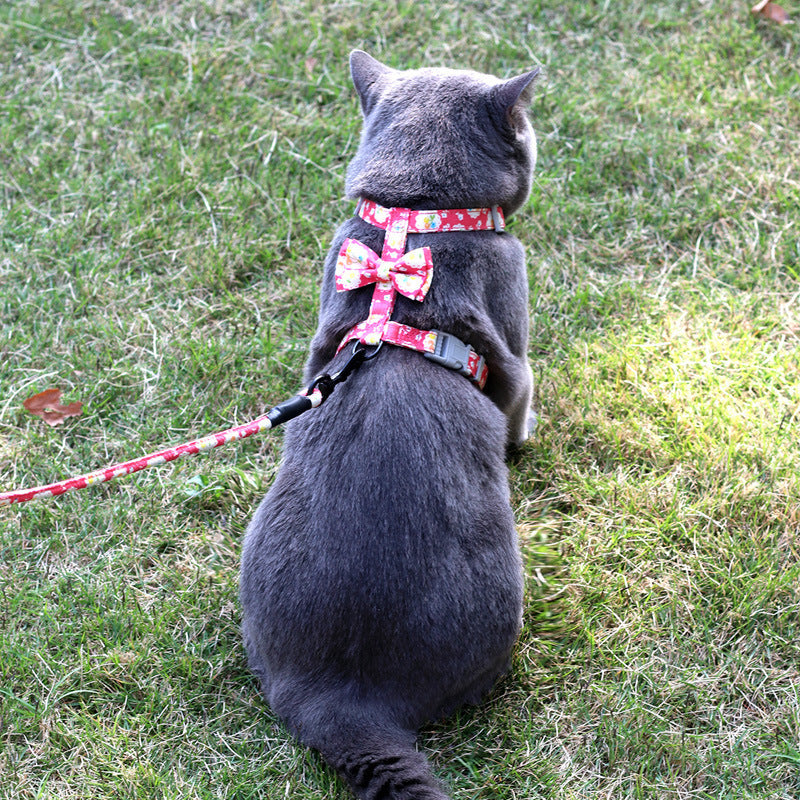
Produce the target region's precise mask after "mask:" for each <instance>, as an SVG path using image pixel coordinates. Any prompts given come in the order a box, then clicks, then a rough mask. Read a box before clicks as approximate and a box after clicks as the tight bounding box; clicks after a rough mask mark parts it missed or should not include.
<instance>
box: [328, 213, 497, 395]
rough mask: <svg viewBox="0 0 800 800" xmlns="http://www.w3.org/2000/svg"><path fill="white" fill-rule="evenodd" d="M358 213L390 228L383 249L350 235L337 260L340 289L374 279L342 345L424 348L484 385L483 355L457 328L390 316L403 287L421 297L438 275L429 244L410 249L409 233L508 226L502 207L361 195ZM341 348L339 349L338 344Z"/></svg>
mask: <svg viewBox="0 0 800 800" xmlns="http://www.w3.org/2000/svg"><path fill="white" fill-rule="evenodd" d="M356 214H357V215H358V216H360V217H361V218H362V219H363V220H364V221H365V222H368V223H369V224H370V225H374V226H375V227H378V228H382V229H383V230H385V231H386V235H385V236H384V241H383V250H382V252H381V255H380V256H378V254H377V253H376V252H375V251H374V250H372V249H370V248H369V247H367V246H366V245H365V244H363V243H362V242H359V241H358V240H356V239H345V241H344V243H343V244H342V248H341V250H340V252H339V258H338V260H337V263H336V289H337V291H348V290H350V289H357V288H360V287H361V286H366V285H368V284H372V283H374V284H375V289H374V291H373V294H372V301H371V302H370V308H369V316H368V317H367V319H365V320H363V321H362V322H359V323H358V324H357V325H355V326H354V327H353V328H351V329H350V330H349V331H348V332H347V333H346V334H345V336H344V338H343V339H342V342H341V344H340V345H339V350H341V349H342V347H344V345H345V344H346V343H347V342H349V341H351V340H353V339H357V340H358V341H360V342H362V343H363V344H365V345H377V344H378V343H379V342H388V343H389V344H393V345H396V346H398V347H405V348H408V349H411V350H417V351H419V352H421V353H422V354H423V355H424V356H425V357H426V358H429V359H431V360H432V361H435V362H436V363H438V364H442V365H443V366H445V367H448V368H449V369H454V370H456V371H458V372H460V373H461V374H462V375H464V376H465V377H467V378H469V379H470V380H472V381H473V382H474V383H475V384H477V386H478V387H479V388H481V389H482V388H483V387H484V386H485V384H486V379H487V377H488V369H487V367H486V362H485V360H484V358H483V356H480V355H478V354H477V353H476V352H475V351H474V350H473V349H472V347H470V346H469V345H468V344H465V343H464V342H462V341H461V340H460V339H458V338H457V337H455V336H453V335H452V334H449V333H445V332H443V331H436V330H431V331H425V330H420V329H419V328H412V327H411V326H410V325H403V324H401V323H398V322H395V321H393V320H392V319H391V315H392V311H393V310H394V302H395V298H396V297H397V294H398V293H400V294H402V295H404V296H406V297H409V298H410V299H412V300H416V301H418V302H421V301H422V300H423V299H424V298H425V295H426V294H427V292H428V289H429V288H430V284H431V280H432V278H433V262H432V259H431V251H430V248H428V247H419V248H417V249H415V250H411V251H410V252H406V239H407V236H408V234H409V233H447V232H451V231H481V230H494V231H497V232H498V233H500V232H502V231H503V229H504V227H505V220H504V218H503V211H502V209H501V208H500V207H499V206H494V207H492V208H461V209H442V210H436V211H415V210H412V209H409V208H385V207H383V206H381V205H378V204H377V203H374V202H372V201H371V200H365V199H361V200H360V201H359V203H358V206H357V207H356ZM337 352H338V350H337Z"/></svg>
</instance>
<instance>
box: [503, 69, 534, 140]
mask: <svg viewBox="0 0 800 800" xmlns="http://www.w3.org/2000/svg"><path fill="white" fill-rule="evenodd" d="M540 72H541V68H540V67H536V69H532V70H531V71H530V72H526V73H524V74H522V75H517V77H516V78H509V79H508V80H507V81H503V82H502V83H499V84H497V86H495V87H494V100H495V102H496V103H497V105H498V107H499V108H500V109H501V110H502V111H503V113H504V114H505V115H506V119H507V121H508V123H509V124H510V125H511V126H512V127H513V128H518V127H519V125H520V123H521V121H522V119H523V118H522V116H521V115H523V114H524V113H525V110H526V109H527V108H528V106H529V105H530V102H531V100H533V89H534V86H535V84H536V79H537V78H538V77H539V73H540Z"/></svg>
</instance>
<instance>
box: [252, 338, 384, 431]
mask: <svg viewBox="0 0 800 800" xmlns="http://www.w3.org/2000/svg"><path fill="white" fill-rule="evenodd" d="M382 344H383V342H378V344H377V345H375V346H374V347H373V348H372V349H370V348H369V347H368V346H367V345H365V344H362V343H361V342H356V343H355V344H354V345H353V353H352V355H351V356H350V358H348V359H347V361H346V362H345V364H344V366H343V367H342V368H341V369H340V370H339V371H338V372H334V373H333V375H329V374H328V373H327V372H326V373H323V374H322V375H318V376H317V377H316V378H314V380H313V381H312V382H311V384H310V385H309V386H308V388H307V389H306V390H305V392H304V393H303V394H298V395H295V396H294V397H291V398H289V399H288V400H285V401H284V402H283V403H279V404H278V405H277V406H275V408H272V409H270V410H269V411H268V412H267V414H266V416H267V418H268V419H269V421H270V423H271V425H272V427H273V428H274V427H275V426H276V425H281V424H282V423H284V422H288V421H289V420H290V419H294V418H295V417H298V416H300V414H302V413H303V412H304V411H308V410H309V409H312V408H316V407H318V406H321V405H322V404H323V403H324V402H325V401H326V400H327V399H328V398H329V397H330V395H331V393H332V392H333V390H334V389H335V388H336V386H337V385H338V384H340V383H342V381H345V380H347V376H348V375H350V373H351V372H353V371H354V370H355V369H357V368H358V367H360V366H361V365H362V364H363V363H364V362H365V361H370V360H371V359H373V358H375V356H376V355H378V351H379V350H380V349H381V345H382ZM315 391H316V392H319V394H320V398H321V399H319V400H318V402H314V401H313V400H312V399H311V395H312V394H313V393H314V392H315Z"/></svg>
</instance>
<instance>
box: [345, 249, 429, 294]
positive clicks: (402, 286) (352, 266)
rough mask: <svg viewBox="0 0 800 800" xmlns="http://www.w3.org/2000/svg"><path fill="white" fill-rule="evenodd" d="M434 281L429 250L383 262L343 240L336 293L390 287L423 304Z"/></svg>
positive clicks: (372, 254) (377, 256)
mask: <svg viewBox="0 0 800 800" xmlns="http://www.w3.org/2000/svg"><path fill="white" fill-rule="evenodd" d="M432 278H433V260H432V259H431V250H430V248H429V247H418V248H417V249H416V250H411V251H410V252H408V253H405V254H404V255H402V256H401V257H400V258H398V259H397V260H394V261H384V260H383V259H382V258H381V257H380V256H379V255H378V254H377V253H376V252H375V251H374V250H372V249H370V248H369V247H367V246H366V245H365V244H363V243H362V242H359V241H358V240H357V239H345V240H344V244H343V245H342V249H341V250H340V251H339V258H338V260H337V262H336V291H338V292H346V291H348V290H350V289H358V288H360V287H361V286H367V285H368V284H370V283H389V284H391V285H392V287H393V288H394V290H395V291H397V292H399V293H400V294H402V295H404V296H405V297H409V298H411V299H412V300H417V301H420V302H421V301H422V300H423V299H424V298H425V295H426V294H427V293H428V289H429V288H430V285H431V279H432Z"/></svg>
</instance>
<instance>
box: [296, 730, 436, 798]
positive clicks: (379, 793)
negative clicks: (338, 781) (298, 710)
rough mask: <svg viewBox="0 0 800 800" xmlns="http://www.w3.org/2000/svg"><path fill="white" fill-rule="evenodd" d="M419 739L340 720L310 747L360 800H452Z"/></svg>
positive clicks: (405, 734)
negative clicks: (416, 742)
mask: <svg viewBox="0 0 800 800" xmlns="http://www.w3.org/2000/svg"><path fill="white" fill-rule="evenodd" d="M318 733H319V731H318ZM301 738H304V737H302V736H301ZM415 738H416V737H415V734H414V733H413V732H412V731H409V730H404V729H402V728H400V727H393V726H389V725H386V724H384V723H378V722H375V721H374V720H370V721H367V720H361V721H345V720H344V719H342V718H341V717H339V719H337V721H336V723H335V725H333V726H331V728H330V729H329V731H328V733H327V735H323V736H321V737H320V736H315V737H314V739H316V741H313V742H308V743H309V744H311V745H312V746H313V747H315V748H316V749H317V750H318V751H319V752H320V753H321V754H322V756H323V758H324V759H325V760H326V761H327V762H328V763H329V764H330V765H331V766H332V767H333V768H334V769H335V770H336V771H337V772H338V773H339V774H340V775H341V776H342V777H343V778H344V780H345V781H346V782H347V783H348V784H349V786H350V788H351V789H352V791H353V793H354V794H355V795H356V797H358V798H360V800H450V797H449V795H448V794H446V793H445V792H444V791H443V789H442V787H441V786H440V784H439V783H438V781H437V780H436V779H435V778H434V776H433V773H432V772H431V768H430V765H429V763H428V760H427V759H426V758H425V756H424V755H423V754H422V753H420V752H418V751H417V749H416V748H415V746H414V742H415Z"/></svg>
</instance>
